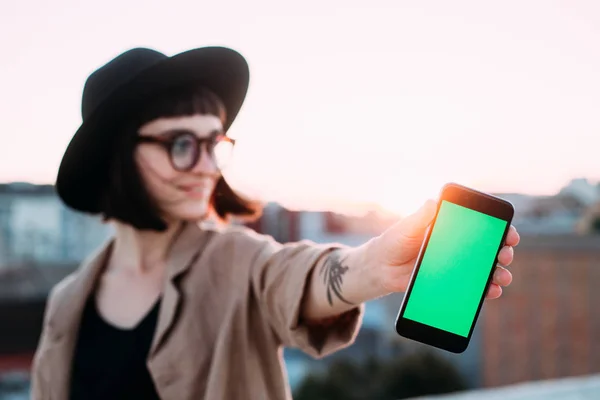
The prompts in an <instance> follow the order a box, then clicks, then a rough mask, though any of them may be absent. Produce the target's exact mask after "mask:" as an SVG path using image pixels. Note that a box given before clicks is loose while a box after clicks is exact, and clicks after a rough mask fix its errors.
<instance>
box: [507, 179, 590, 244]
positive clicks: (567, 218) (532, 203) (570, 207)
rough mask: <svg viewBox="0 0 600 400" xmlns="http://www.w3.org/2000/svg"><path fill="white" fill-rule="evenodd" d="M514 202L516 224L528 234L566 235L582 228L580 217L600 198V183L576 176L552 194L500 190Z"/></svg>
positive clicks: (514, 221) (521, 230) (523, 232)
mask: <svg viewBox="0 0 600 400" xmlns="http://www.w3.org/2000/svg"><path fill="white" fill-rule="evenodd" d="M496 195H497V196H499V197H501V198H504V199H506V200H508V201H510V202H511V203H512V204H513V205H514V206H515V216H514V220H513V224H514V225H515V226H516V227H517V228H518V229H519V232H521V233H522V234H525V235H565V234H574V233H578V232H580V230H581V229H580V224H581V222H580V221H581V219H582V218H583V217H584V215H585V213H586V212H587V210H589V208H590V207H593V206H594V204H595V203H596V202H599V201H600V185H599V184H593V183H591V182H590V181H588V180H586V179H574V180H572V181H571V182H570V183H569V184H568V185H566V186H565V187H564V188H562V189H561V190H560V191H559V192H558V193H556V194H555V195H551V196H533V195H524V194H520V193H497V194H496Z"/></svg>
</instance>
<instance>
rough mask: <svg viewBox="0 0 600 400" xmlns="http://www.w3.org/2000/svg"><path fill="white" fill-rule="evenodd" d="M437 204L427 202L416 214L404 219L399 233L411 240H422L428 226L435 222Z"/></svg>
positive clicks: (398, 228) (399, 227) (399, 226)
mask: <svg viewBox="0 0 600 400" xmlns="http://www.w3.org/2000/svg"><path fill="white" fill-rule="evenodd" d="M436 209H437V203H436V202H435V200H427V201H426V202H425V203H424V204H423V205H422V206H421V208H419V209H418V210H417V211H416V212H415V213H413V214H410V215H409V216H407V217H406V218H404V219H402V220H401V221H400V222H399V223H398V225H397V227H396V228H397V229H396V230H397V233H398V234H400V235H402V236H404V237H406V238H410V239H416V238H421V237H422V236H423V235H424V234H425V230H426V229H427V226H428V225H429V224H430V223H431V221H433V218H434V217H435V212H436Z"/></svg>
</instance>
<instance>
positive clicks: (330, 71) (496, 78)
mask: <svg viewBox="0 0 600 400" xmlns="http://www.w3.org/2000/svg"><path fill="white" fill-rule="evenodd" d="M0 35H1V36H2V38H3V40H2V44H3V46H2V51H3V53H2V56H1V57H2V59H1V62H0V110H1V126H2V131H1V133H0V135H1V141H0V181H4V182H6V181H16V180H18V181H32V182H37V183H53V182H54V179H55V176H56V171H57V168H58V165H59V162H60V158H61V157H62V154H63V151H64V149H65V147H66V145H67V143H68V142H69V140H70V138H71V136H72V134H73V133H74V132H75V130H76V129H77V127H78V126H79V124H80V123H81V116H80V101H81V92H82V88H83V84H84V81H85V79H86V77H87V76H88V74H89V73H91V72H92V71H93V70H94V69H96V68H97V67H99V66H101V65H102V64H103V63H105V62H107V61H108V60H110V59H111V58H112V57H114V56H116V55H117V54H119V53H121V52H122V51H125V50H127V49H129V48H131V47H137V46H145V47H152V48H155V49H157V50H160V51H162V52H165V53H167V54H169V55H172V54H175V53H177V52H180V51H184V50H187V49H191V48H194V47H201V46H205V45H226V46H230V47H233V48H235V49H237V50H238V51H240V52H241V53H242V54H244V55H245V56H246V58H247V59H248V62H249V64H250V68H251V86H250V91H249V94H248V97H247V101H246V104H245V105H244V107H243V109H242V112H241V114H240V116H239V118H238V120H237V121H236V122H235V124H234V126H233V127H232V130H231V131H230V134H231V135H232V136H233V137H235V138H237V139H238V140H239V142H238V147H237V150H236V151H237V153H236V161H235V164H234V165H233V167H232V168H231V170H229V171H227V175H228V177H229V178H230V179H231V181H232V182H233V183H234V185H235V186H236V187H238V188H240V189H242V190H243V191H244V192H246V193H248V194H250V195H253V196H258V197H260V198H263V199H267V200H273V201H279V202H282V203H284V204H286V205H288V206H291V207H302V208H321V207H327V208H329V207H340V208H342V207H343V206H344V205H347V204H351V203H355V202H374V203H377V204H380V205H382V206H383V207H386V208H388V209H391V210H392V211H397V212H402V213H404V212H410V211H412V210H414V209H415V208H417V207H418V206H419V205H420V203H421V202H423V201H424V200H425V199H427V198H428V197H432V196H435V195H436V194H437V192H438V190H439V188H440V187H441V185H443V183H445V182H447V181H457V182H460V183H464V184H467V185H471V186H473V187H475V188H478V189H481V190H486V191H495V192H498V191H510V192H525V193H540V194H551V193H553V192H555V191H557V190H558V189H559V188H560V187H561V186H563V185H565V184H566V183H567V182H568V181H569V180H570V179H571V178H574V177H587V178H589V179H590V180H592V181H596V180H599V179H600V73H599V71H600V51H598V49H599V45H600V2H596V1H592V0H590V1H575V0H568V1H567V0H565V1H523V0H521V1H498V2H491V1H451V2H449V1H401V0H388V1H380V0H369V1H365V0H362V1H354V0H352V1H351V0H343V1H337V0H336V1H333V0H327V1H323V0H321V1H317V0H310V1H308V0H305V1H294V2H291V1H270V2H265V1H223V0H219V1H202V2H201V1H170V2H165V1H149V0H146V1H139V0H127V1H122V0H121V1H114V0H105V1H102V2H82V1H64V0H56V1H52V2H47V1H41V0H39V1H37V2H31V1H28V2H16V1H15V2H4V3H3V5H1V6H0Z"/></svg>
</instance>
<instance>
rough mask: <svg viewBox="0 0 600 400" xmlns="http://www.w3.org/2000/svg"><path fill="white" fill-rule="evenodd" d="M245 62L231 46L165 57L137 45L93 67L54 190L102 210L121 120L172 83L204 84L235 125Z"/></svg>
mask: <svg viewBox="0 0 600 400" xmlns="http://www.w3.org/2000/svg"><path fill="white" fill-rule="evenodd" d="M248 82H249V69H248V64H247V63H246V60H245V59H244V57H242V55H240V54H239V53H238V52H236V51H235V50H232V49H229V48H227V47H218V46H215V47H202V48H198V49H193V50H189V51H186V52H183V53H179V54H177V55H175V56H171V57H169V56H166V55H165V54H163V53H160V52H158V51H156V50H153V49H147V48H135V49H131V50H128V51H126V52H124V53H122V54H120V55H119V56H117V57H115V58H114V59H112V60H111V61H109V62H108V63H107V64H105V65H103V66H102V67H100V68H99V69H97V70H96V71H94V72H93V73H92V74H91V75H90V76H89V77H88V79H87V80H86V82H85V86H84V89H83V98H82V106H81V113H82V117H83V122H82V124H81V126H80V127H79V129H78V130H77V132H76V133H75V135H74V136H73V138H72V139H71V142H70V143H69V145H68V147H67V149H66V151H65V154H64V155H63V158H62V161H61V163H60V167H59V170H58V175H57V178H56V191H57V193H58V195H59V196H60V198H61V199H62V200H63V202H64V203H65V204H66V205H67V206H69V207H71V208H73V209H75V210H79V211H83V212H88V213H98V212H100V211H101V209H100V198H101V195H102V192H103V190H105V188H106V182H107V176H108V165H109V162H110V155H111V154H110V152H111V148H112V146H111V145H112V143H114V139H115V135H117V134H118V132H119V130H118V129H116V127H118V124H119V122H120V121H122V120H123V118H126V117H127V116H128V115H129V114H130V113H131V112H132V111H134V110H136V109H138V108H139V107H141V106H142V105H143V104H144V103H145V102H146V101H148V99H151V98H152V97H153V96H156V95H159V94H160V93H161V92H164V91H165V90H168V89H170V88H173V87H180V86H185V85H202V86H205V87H206V88H208V89H210V90H211V91H213V92H214V93H215V94H216V95H218V96H219V98H220V99H221V100H222V101H223V103H224V105H225V110H226V114H227V116H226V121H225V122H224V125H223V127H224V129H225V130H227V129H229V127H230V126H231V124H232V122H233V121H234V119H235V117H236V116H237V114H238V112H239V110H240V108H241V106H242V103H243V102H244V99H245V97H246V92H247V90H248Z"/></svg>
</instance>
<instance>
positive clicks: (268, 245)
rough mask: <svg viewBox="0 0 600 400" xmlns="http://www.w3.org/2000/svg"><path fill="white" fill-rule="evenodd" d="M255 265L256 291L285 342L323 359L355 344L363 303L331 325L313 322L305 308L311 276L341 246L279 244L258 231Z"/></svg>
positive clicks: (310, 243)
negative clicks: (307, 319)
mask: <svg viewBox="0 0 600 400" xmlns="http://www.w3.org/2000/svg"><path fill="white" fill-rule="evenodd" d="M251 240H252V241H253V242H254V244H253V245H252V247H253V248H254V251H252V253H253V256H252V258H251V265H250V279H251V281H252V282H251V283H252V290H253V292H254V295H255V296H256V298H257V299H258V303H259V305H260V308H261V310H262V312H263V315H265V318H266V319H267V320H268V322H269V325H270V327H271V328H272V330H273V331H274V332H275V334H276V335H277V337H278V338H279V340H280V342H281V343H282V344H283V345H284V346H286V347H295V348H298V349H300V350H302V351H304V352H305V353H307V354H309V355H310V356H312V357H314V358H321V357H324V356H326V355H329V354H331V353H333V352H335V351H337V350H340V349H342V348H345V347H347V346H349V345H350V344H352V343H353V342H354V340H355V338H356V335H357V334H358V331H359V328H360V325H361V321H362V316H363V313H364V305H363V304H361V305H358V306H356V307H355V308H353V309H351V310H349V311H347V312H345V313H344V314H342V315H340V316H338V317H337V318H333V319H332V320H331V321H329V322H328V323H327V324H326V325H325V324H319V325H308V324H306V323H305V322H304V321H303V320H302V319H301V306H302V303H303V298H304V295H305V293H306V289H307V286H308V283H309V282H310V277H311V274H312V273H313V271H314V270H315V269H317V268H318V267H319V266H320V264H321V263H323V262H324V261H325V260H326V257H327V254H328V253H330V252H331V251H332V250H334V249H336V248H342V247H344V246H342V245H339V244H327V245H320V244H315V243H313V242H310V241H300V242H296V243H288V244H285V245H283V244H280V243H278V242H276V241H275V240H273V239H272V238H271V237H270V236H264V235H258V234H253V235H252V237H251ZM315 273H317V272H316V271H315Z"/></svg>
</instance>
